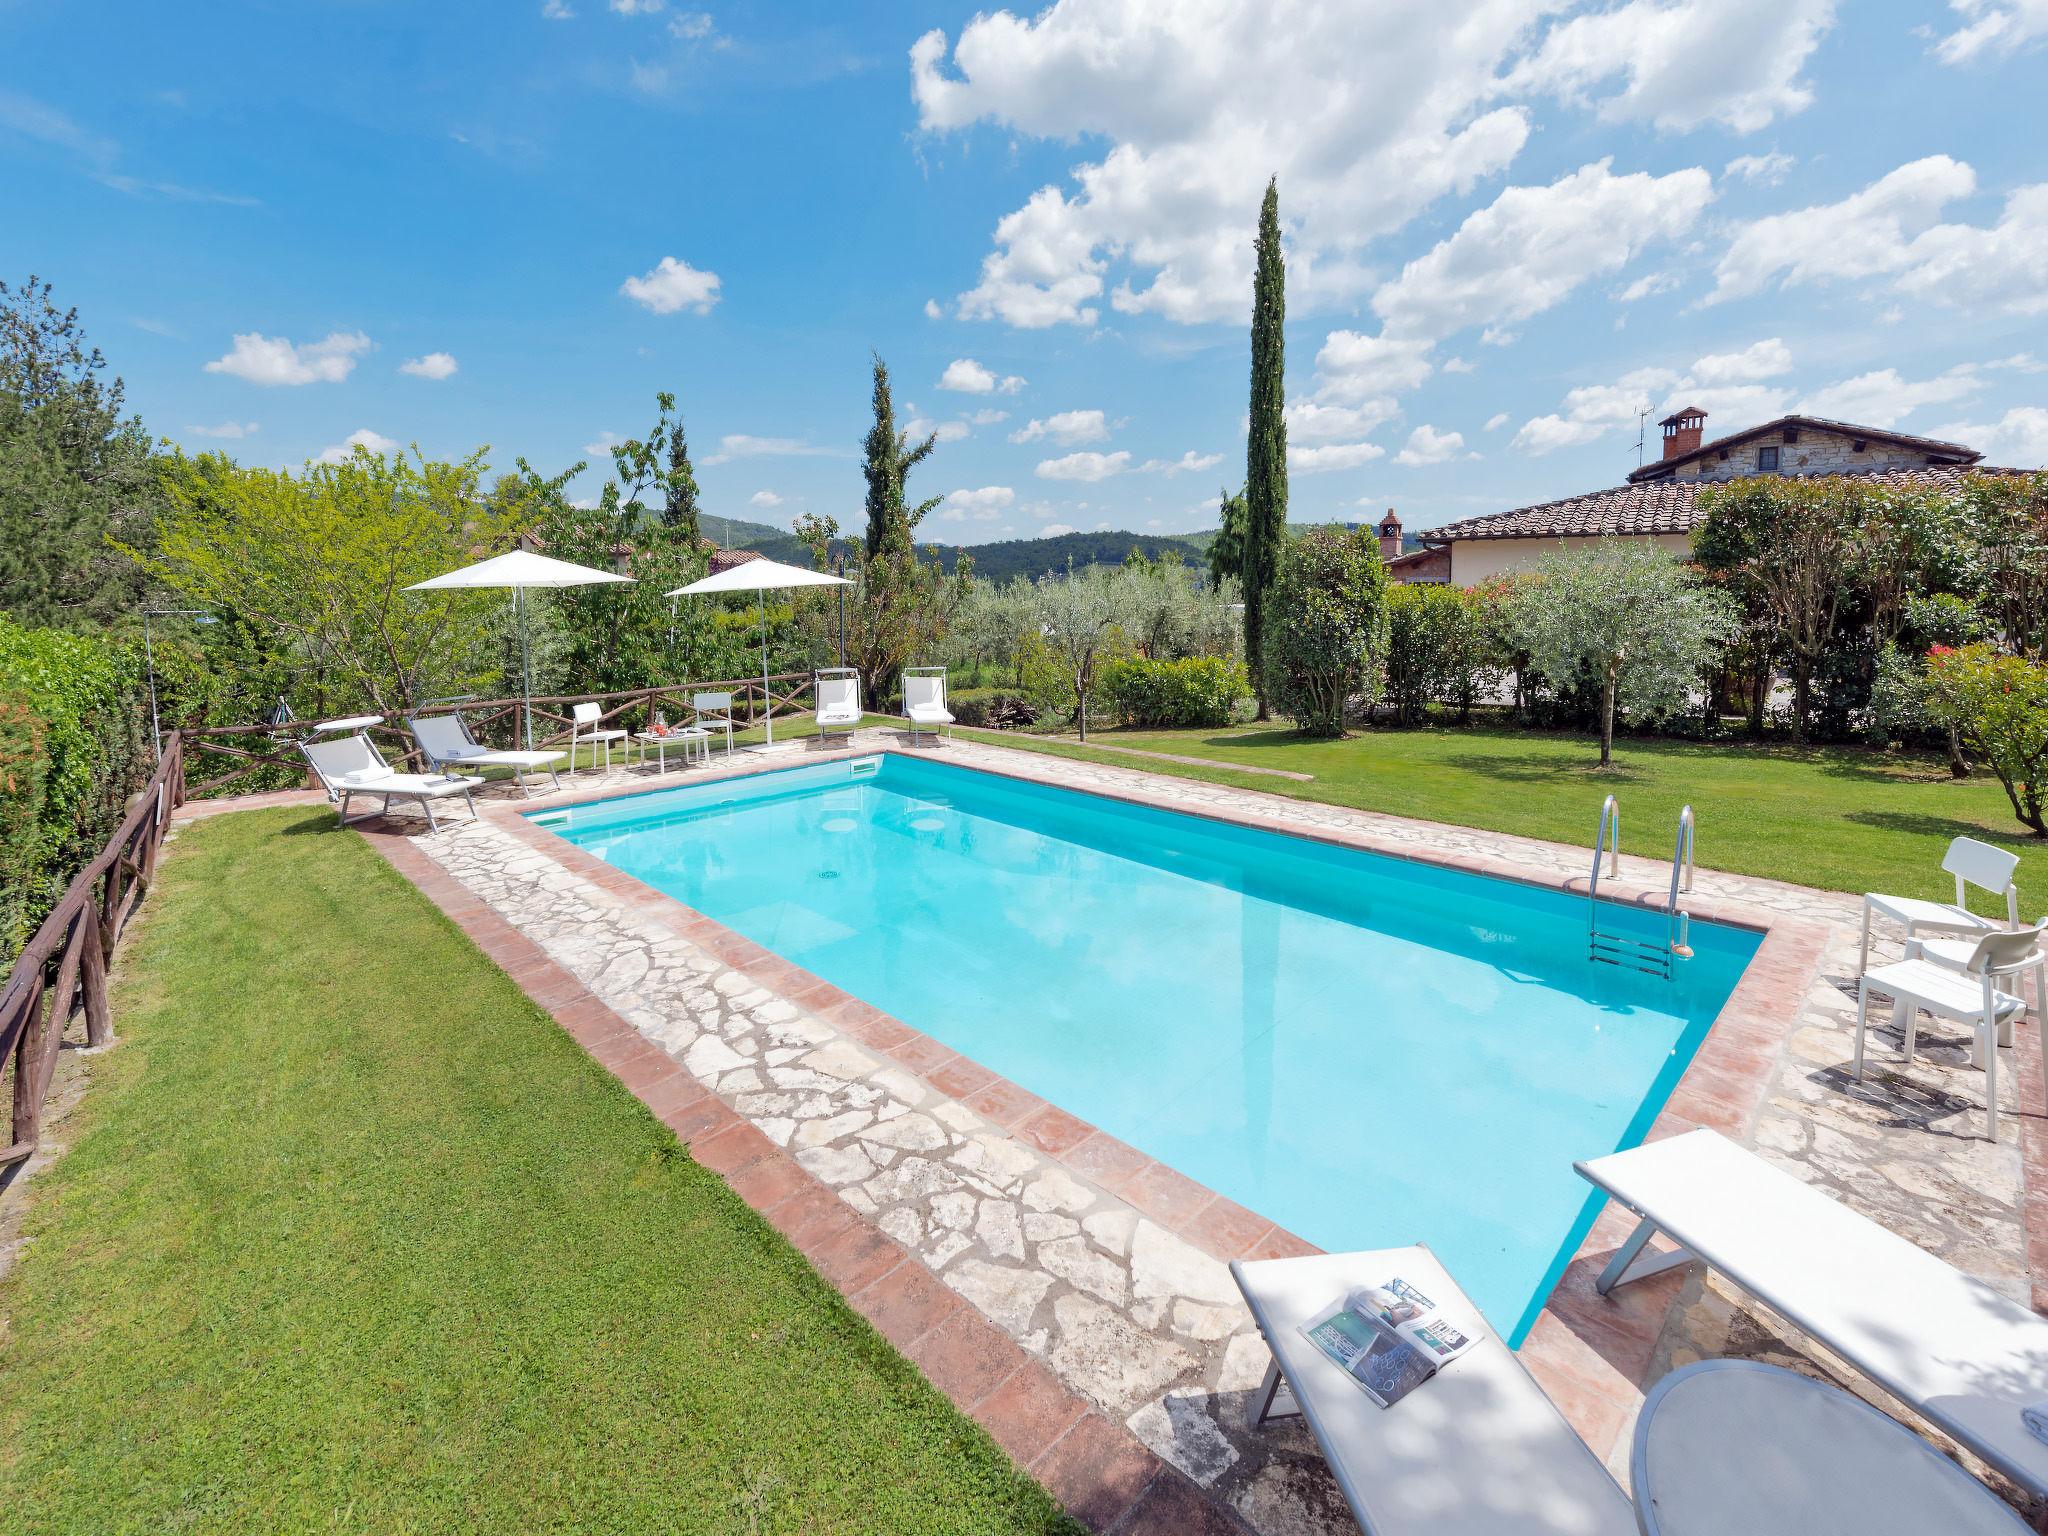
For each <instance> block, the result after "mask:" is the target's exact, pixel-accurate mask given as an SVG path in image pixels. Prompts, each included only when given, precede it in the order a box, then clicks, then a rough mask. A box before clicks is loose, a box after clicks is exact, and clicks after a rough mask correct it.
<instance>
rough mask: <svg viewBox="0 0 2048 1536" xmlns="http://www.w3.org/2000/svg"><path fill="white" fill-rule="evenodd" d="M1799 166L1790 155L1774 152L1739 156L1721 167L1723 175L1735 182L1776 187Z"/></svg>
mask: <svg viewBox="0 0 2048 1536" xmlns="http://www.w3.org/2000/svg"><path fill="white" fill-rule="evenodd" d="M1796 164H1798V162H1797V161H1796V160H1794V159H1793V158H1792V157H1791V156H1790V155H1785V154H1780V153H1779V152H1778V151H1777V150H1775V149H1774V150H1772V151H1771V152H1770V153H1769V154H1767V155H1737V156H1736V157H1735V158H1734V159H1733V160H1730V161H1729V162H1728V163H1727V164H1726V165H1724V166H1723V167H1721V174H1722V175H1723V176H1726V177H1729V178H1731V179H1732V180H1735V181H1753V182H1756V183H1757V184H1758V185H1760V186H1766V187H1775V186H1776V185H1777V184H1778V183H1779V182H1781V181H1783V180H1784V179H1785V178H1786V177H1787V176H1788V175H1790V174H1791V171H1792V167H1793V166H1794V165H1796Z"/></svg>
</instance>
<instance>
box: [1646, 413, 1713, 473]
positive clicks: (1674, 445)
mask: <svg viewBox="0 0 2048 1536" xmlns="http://www.w3.org/2000/svg"><path fill="white" fill-rule="evenodd" d="M1657 425H1658V426H1660V427H1662V428H1663V429H1664V457H1665V459H1666V460H1667V461H1668V460H1671V459H1675V458H1678V457H1680V456H1681V455H1683V454H1688V453H1691V452H1692V451H1693V449H1695V448H1697V447H1699V445H1700V439H1702V438H1703V437H1705V436H1706V435H1707V413H1706V412H1705V411H1703V410H1701V409H1700V408H1699V407H1698V406H1696V405H1688V406H1683V407H1681V408H1680V409H1678V410H1675V411H1673V412H1672V413H1671V414H1670V415H1669V416H1666V417H1665V418H1664V419H1663V420H1662V421H1660V422H1658V423H1657Z"/></svg>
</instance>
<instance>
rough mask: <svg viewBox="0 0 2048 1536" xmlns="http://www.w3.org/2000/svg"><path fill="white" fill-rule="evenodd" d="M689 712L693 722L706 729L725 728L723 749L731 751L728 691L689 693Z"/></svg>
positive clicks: (730, 718)
mask: <svg viewBox="0 0 2048 1536" xmlns="http://www.w3.org/2000/svg"><path fill="white" fill-rule="evenodd" d="M690 713H691V714H692V715H693V716H694V717H695V719H694V720H693V721H692V723H693V724H696V725H700V726H702V727H703V728H704V729H705V730H707V731H715V730H717V729H718V728H719V727H721V726H723V727H724V728H725V750H726V753H727V755H728V756H730V755H731V753H732V695H731V694H730V693H693V694H691V695H690Z"/></svg>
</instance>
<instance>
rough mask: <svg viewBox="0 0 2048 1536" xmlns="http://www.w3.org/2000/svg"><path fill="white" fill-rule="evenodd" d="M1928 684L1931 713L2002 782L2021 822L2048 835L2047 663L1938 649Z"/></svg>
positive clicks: (1985, 650) (1973, 648)
mask: <svg viewBox="0 0 2048 1536" xmlns="http://www.w3.org/2000/svg"><path fill="white" fill-rule="evenodd" d="M1927 678H1928V703H1929V711H1928V712H1929V713H1930V714H1931V715H1932V716H1933V718H1934V719H1935V720H1936V721H1937V722H1939V723H1942V724H1947V725H1953V726H1954V727H1955V729H1956V730H1957V731H1958V732H1959V733H1960V735H1961V736H1962V739H1963V742H1964V744H1965V745H1966V746H1967V747H1968V749H1969V750H1970V752H1971V753H1972V755H1974V756H1975V757H1977V758H1978V759H1979V760H1980V761H1981V762H1983V763H1984V764H1985V765H1986V766H1988V767H1989V768H1990V769H1991V771H1992V772H1993V773H1995V774H1996V775H1997V776H1998V782H1999V783H2000V784H2002V785H2003V786H2004V787H2005V797H2006V799H2007V800H2008V801H2010V802H2011V804H2012V813H2013V815H2015V816H2017V817H2018V818H2019V819H2020V822H2021V824H2022V825H2024V826H2027V827H2029V828H2031V829H2032V830H2033V833H2034V836H2036V837H2048V821H2044V820H2043V808H2042V801H2043V797H2044V795H2048V665H2044V664H2042V663H2041V662H2038V661H2030V660H2028V659H2027V658H2025V657H2023V656H2012V655H2007V654H2003V653H2001V652H1999V651H1997V650H1995V649H1993V648H1992V647H1991V646H1989V645H1981V644H1980V645H1968V646H1964V647H1963V648H1962V649H1960V650H1947V649H1938V650H1936V651H1934V652H1933V653H1932V654H1931V655H1930V656H1929V657H1928V659H1927Z"/></svg>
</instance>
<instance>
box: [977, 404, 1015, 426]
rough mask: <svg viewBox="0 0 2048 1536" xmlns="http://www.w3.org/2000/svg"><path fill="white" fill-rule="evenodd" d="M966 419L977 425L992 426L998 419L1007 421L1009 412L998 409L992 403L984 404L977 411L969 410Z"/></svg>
mask: <svg viewBox="0 0 2048 1536" xmlns="http://www.w3.org/2000/svg"><path fill="white" fill-rule="evenodd" d="M967 419H968V421H969V422H970V423H972V424H973V425H974V426H977V427H992V426H994V425H995V424H996V423H997V422H999V421H1008V420H1009V419H1010V413H1009V412H1008V411H999V410H997V409H996V408H995V407H994V406H992V405H984V406H983V407H982V408H981V409H980V410H978V411H969V412H968V413H967Z"/></svg>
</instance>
